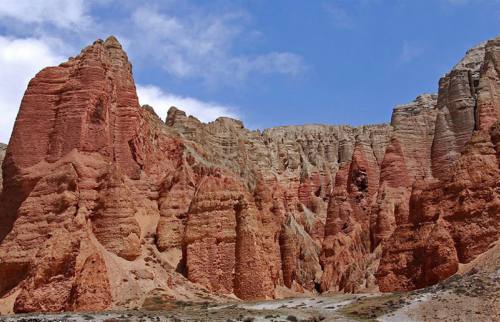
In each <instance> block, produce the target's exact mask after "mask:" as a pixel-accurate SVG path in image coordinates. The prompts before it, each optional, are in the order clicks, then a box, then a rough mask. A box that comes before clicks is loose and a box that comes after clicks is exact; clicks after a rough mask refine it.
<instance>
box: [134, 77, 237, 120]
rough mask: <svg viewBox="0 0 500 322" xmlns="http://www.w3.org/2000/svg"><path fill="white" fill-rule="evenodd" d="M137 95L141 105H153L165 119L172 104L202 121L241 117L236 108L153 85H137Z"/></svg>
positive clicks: (157, 112)
mask: <svg viewBox="0 0 500 322" xmlns="http://www.w3.org/2000/svg"><path fill="white" fill-rule="evenodd" d="M137 96H139V102H140V103H141V105H144V104H148V105H151V106H152V107H153V108H154V110H155V112H156V114H158V115H159V116H160V117H161V118H162V119H163V120H164V119H165V117H166V115H167V111H168V109H169V108H170V107H171V106H175V107H177V108H179V109H181V110H183V111H184V112H186V113H187V114H188V115H193V116H195V117H196V118H198V119H199V120H200V121H202V122H210V121H213V120H215V119H216V118H218V117H219V116H227V117H232V118H239V116H238V113H237V111H236V109H235V108H233V107H230V106H224V105H221V104H217V103H213V102H204V101H201V100H198V99H196V98H192V97H185V96H178V95H175V94H172V93H167V92H163V91H162V90H161V89H160V88H158V87H156V86H153V85H137Z"/></svg>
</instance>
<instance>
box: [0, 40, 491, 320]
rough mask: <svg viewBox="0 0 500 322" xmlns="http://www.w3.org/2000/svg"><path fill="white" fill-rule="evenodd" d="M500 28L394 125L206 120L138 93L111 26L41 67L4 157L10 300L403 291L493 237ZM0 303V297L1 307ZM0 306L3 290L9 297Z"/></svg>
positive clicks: (47, 306)
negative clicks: (76, 51)
mask: <svg viewBox="0 0 500 322" xmlns="http://www.w3.org/2000/svg"><path fill="white" fill-rule="evenodd" d="M499 48H500V41H499V40H498V39H495V40H492V41H489V42H487V43H485V44H483V45H481V46H478V47H477V48H474V49H473V50H471V51H470V52H468V53H467V55H466V57H465V58H464V60H462V61H461V62H460V63H459V64H458V65H457V66H456V67H455V68H454V69H453V70H452V71H451V72H450V73H448V74H447V75H445V76H444V77H443V78H442V80H441V81H440V88H439V93H438V94H437V95H434V94H425V95H421V96H419V97H417V98H416V100H415V101H413V102H411V103H409V104H405V105H401V106H398V107H396V108H395V109H394V112H393V115H392V119H391V123H390V124H387V125H370V126H361V127H351V126H327V125H305V126H283V127H276V128H271V129H266V130H264V131H251V130H248V129H246V128H245V127H244V126H243V123H242V122H240V121H238V120H234V119H230V118H225V117H222V118H219V119H217V120H215V121H213V122H210V123H208V124H205V123H202V122H200V121H199V120H197V119H196V118H195V117H192V116H188V115H186V113H184V112H183V111H181V110H179V109H178V108H176V107H171V108H170V110H169V111H168V115H167V119H166V120H165V122H163V121H162V120H161V119H160V118H159V117H158V116H157V115H156V114H155V113H154V110H153V109H152V108H151V107H150V106H147V105H145V106H142V107H141V106H140V105H139V103H138V100H137V96H136V91H135V85H134V80H133V76H132V67H131V65H130V63H129V62H128V58H127V56H126V54H125V53H124V52H123V50H122V48H121V45H120V44H119V43H118V41H117V40H116V39H115V38H114V37H110V38H108V39H107V40H106V41H101V40H98V41H96V42H95V43H94V44H92V45H91V46H89V47H87V48H85V49H84V50H82V52H81V54H80V55H79V56H77V57H75V58H71V59H70V60H69V61H68V62H65V63H63V64H61V65H59V66H57V67H48V68H46V69H44V70H42V71H41V72H40V73H38V74H37V75H36V76H35V77H34V78H33V79H32V80H31V82H30V84H29V86H28V89H27V91H26V93H25V96H24V98H23V101H22V103H21V108H20V111H19V115H18V117H17V120H16V124H15V127H14V131H13V134H12V137H11V140H10V143H9V146H8V148H7V153H6V156H5V160H4V162H3V166H2V168H3V179H4V180H3V186H4V187H3V192H2V194H1V196H0V304H2V303H11V306H10V311H11V312H30V311H65V310H74V311H79V310H103V309H113V308H122V307H125V308H134V307H139V306H141V305H143V304H144V303H150V302H151V301H152V300H151V298H155V297H158V296H160V297H162V298H168V299H172V300H174V299H181V300H190V301H196V300H206V299H207V298H211V299H213V300H217V299H222V298H225V297H227V296H229V297H234V296H236V297H238V298H240V299H245V300H250V299H269V298H276V297H282V296H285V295H287V294H291V293H297V292H303V293H313V294H314V293H316V294H317V293H320V292H360V291H368V290H369V291H374V290H377V289H380V290H382V291H393V290H408V289H414V288H420V287H424V286H427V285H431V284H434V283H437V282H439V281H441V280H442V279H444V278H446V277H448V276H450V275H451V274H454V273H455V272H456V271H457V268H458V266H459V264H460V263H467V262H470V261H471V260H473V259H474V258H476V257H477V256H478V255H479V254H481V253H482V252H484V251H485V250H487V248H488V246H489V244H490V242H492V241H494V240H496V239H498V235H499V231H500V227H499V226H498V224H497V223H498V222H500V221H499V219H500V218H498V215H499V213H500V204H499V200H500V198H499V196H498V193H499V191H498V184H497V182H498V179H499V177H500V173H499V167H498V164H499V159H500V130H499V129H500V125H498V119H499V115H500V110H499V106H500V97H499V96H498V93H500V85H499V78H498V75H499V74H498V68H497V66H498V61H499V59H500V56H499ZM4 306H5V305H4ZM0 307H1V306H0Z"/></svg>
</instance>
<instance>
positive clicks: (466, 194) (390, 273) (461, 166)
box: [378, 39, 500, 291]
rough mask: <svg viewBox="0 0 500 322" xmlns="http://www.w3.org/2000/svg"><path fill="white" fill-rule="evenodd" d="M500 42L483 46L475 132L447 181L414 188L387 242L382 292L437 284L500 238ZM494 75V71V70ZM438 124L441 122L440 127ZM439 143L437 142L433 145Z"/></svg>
mask: <svg viewBox="0 0 500 322" xmlns="http://www.w3.org/2000/svg"><path fill="white" fill-rule="evenodd" d="M499 45H500V43H499V42H498V40H497V39H496V40H493V41H489V42H487V43H486V45H485V52H486V53H487V54H486V55H485V58H484V63H483V65H482V66H481V69H480V72H479V76H478V80H479V85H478V86H477V87H475V88H474V90H473V91H472V94H473V95H474V97H477V100H478V101H477V108H478V110H477V115H478V118H477V121H478V124H476V125H475V128H476V129H477V130H476V131H474V132H473V133H472V136H471V137H470V139H468V142H467V143H466V144H465V145H464V147H463V148H462V151H463V152H462V154H461V155H460V156H459V158H458V159H457V161H456V162H455V163H454V164H451V166H449V170H447V173H448V177H446V178H441V180H436V179H430V180H426V181H422V182H419V183H418V184H416V185H415V186H414V188H413V192H412V196H411V202H410V212H409V217H408V220H407V221H403V222H401V224H400V225H398V226H397V227H396V229H395V231H394V234H393V235H392V236H391V237H390V238H389V239H388V240H387V243H386V245H385V247H384V251H383V253H382V258H381V262H380V267H379V269H378V280H379V286H380V289H381V290H383V291H393V290H409V289H414V288H419V287H424V286H427V285H431V284H434V283H437V282H438V281H440V280H443V279H445V278H447V277H449V276H450V275H452V274H454V273H455V272H456V271H457V269H458V265H459V263H468V262H470V261H472V260H473V259H474V258H476V257H477V256H478V255H479V254H481V253H483V252H485V251H486V250H487V249H488V247H489V245H490V244H491V243H492V242H494V241H496V240H497V239H498V237H499V235H500V231H499V228H500V226H499V224H498V222H499V214H500V211H499V210H500V202H499V200H500V199H499V198H500V194H499V193H500V190H499V189H498V180H499V179H500V169H499V162H498V115H496V113H492V111H495V110H496V109H497V108H498V106H499V104H500V101H498V100H497V97H496V96H495V95H491V93H495V92H497V91H498V90H499V89H500V81H499V79H498V77H495V76H494V75H495V74H496V71H494V70H492V69H491V66H494V65H496V64H497V61H498V59H499V58H500V56H498V55H496V54H495V53H497V52H498V48H499ZM493 69H494V68H493ZM438 122H439V116H438V119H437V121H436V126H437V124H438ZM436 135H437V132H436ZM434 143H436V141H434Z"/></svg>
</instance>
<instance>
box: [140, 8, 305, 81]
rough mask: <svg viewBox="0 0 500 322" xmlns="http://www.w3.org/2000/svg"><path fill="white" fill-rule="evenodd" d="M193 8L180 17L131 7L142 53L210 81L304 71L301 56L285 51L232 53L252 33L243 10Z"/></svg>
mask: <svg viewBox="0 0 500 322" xmlns="http://www.w3.org/2000/svg"><path fill="white" fill-rule="evenodd" d="M193 12H194V13H193V14H190V15H186V16H183V17H182V19H181V18H179V17H177V16H174V15H168V14H163V13H161V12H159V11H158V10H153V9H151V8H146V7H142V8H138V9H136V10H135V11H134V13H133V16H132V17H133V21H134V24H135V25H136V27H137V29H138V31H139V32H138V34H137V35H136V39H137V41H138V43H140V44H141V54H143V55H146V56H148V57H151V58H153V59H156V60H157V61H159V62H160V63H161V64H162V65H163V68H164V69H165V70H166V71H167V72H168V73H169V74H171V75H173V76H175V77H178V78H198V79H202V80H204V81H206V82H207V83H208V84H210V85H213V84H214V83H219V82H227V83H232V82H234V81H242V80H245V79H246V78H247V77H248V76H249V75H251V74H255V73H259V74H268V73H276V74H284V75H297V74H299V73H300V72H302V71H303V70H304V64H303V61H302V58H301V57H300V56H298V55H296V54H293V53H289V52H268V53H263V54H257V55H242V54H235V53H234V47H235V44H236V43H237V42H238V41H245V40H247V39H246V38H248V37H251V36H249V35H251V34H255V33H252V32H251V31H250V32H247V31H246V30H245V29H244V21H245V19H246V15H245V14H244V13H241V12H226V13H220V14H217V15H210V14H207V13H204V14H199V13H196V10H194V11H193Z"/></svg>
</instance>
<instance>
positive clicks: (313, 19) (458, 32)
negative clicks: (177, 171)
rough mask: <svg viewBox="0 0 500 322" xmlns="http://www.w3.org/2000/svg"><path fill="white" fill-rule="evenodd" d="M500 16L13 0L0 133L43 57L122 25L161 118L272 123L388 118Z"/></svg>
mask: <svg viewBox="0 0 500 322" xmlns="http://www.w3.org/2000/svg"><path fill="white" fill-rule="evenodd" d="M499 27H500V1H499V0H419V1H413V0H406V1H405V0H324V1H322V0H318V1H306V0H304V1H298V0H296V1H294V0H288V1H285V0H273V1H266V0H254V1H227V0H211V1H194V0H193V1H176V0H167V1H132V0H124V1H113V0H87V1H83V0H43V1H42V0H39V1H36V0H33V1H28V0H1V1H0V113H2V115H3V118H2V119H1V120H0V141H7V140H8V137H9V136H10V131H11V126H12V123H13V121H14V118H15V115H16V113H17V110H18V107H19V102H20V98H21V97H22V94H23V92H24V90H25V88H26V84H27V82H28V80H29V79H30V78H31V77H33V76H34V74H35V73H36V72H37V71H38V70H39V69H40V68H42V67H43V66H47V65H54V64H58V63H60V62H62V61H64V60H66V59H67V57H68V56H74V55H76V54H77V53H79V51H80V49H81V48H83V47H84V46H86V45H88V44H90V43H92V42H93V41H94V40H95V39H97V38H106V37H107V36H108V35H111V34H114V35H116V36H117V37H118V39H119V40H120V41H121V42H122V44H123V45H124V47H125V49H126V50H127V52H128V54H129V58H130V60H131V61H132V63H133V65H134V77H135V80H136V83H137V85H138V93H139V98H140V101H141V103H150V104H151V105H153V106H154V107H155V109H156V111H157V112H158V114H159V115H160V116H161V117H162V118H164V117H165V115H166V111H167V109H168V107H169V106H170V105H178V107H179V108H182V109H184V110H186V111H188V113H191V114H194V115H195V116H198V117H199V118H200V119H202V120H204V121H210V120H213V119H214V118H216V117H217V116H220V115H229V116H234V117H238V118H240V119H242V120H243V122H244V123H245V124H246V125H247V126H249V127H251V128H266V127H271V126H277V125H286V124H307V123H326V124H352V125H360V124H373V123H382V122H388V121H389V120H390V115H391V112H392V108H393V107H394V106H395V105H397V104H402V103H406V102H408V101H411V100H412V99H414V98H415V97H416V96H417V95H418V94H420V93H428V92H436V91H437V83H438V80H439V77H441V76H442V75H443V74H444V73H446V72H447V71H448V70H449V69H450V68H451V67H452V66H453V65H454V64H455V63H456V62H458V60H459V59H460V58H461V57H462V56H463V55H464V53H465V51H466V50H467V49H468V48H470V47H472V46H474V45H475V44H477V43H479V42H481V41H484V40H486V39H489V38H492V37H495V36H497V35H498V34H499V30H500V28H499Z"/></svg>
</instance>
